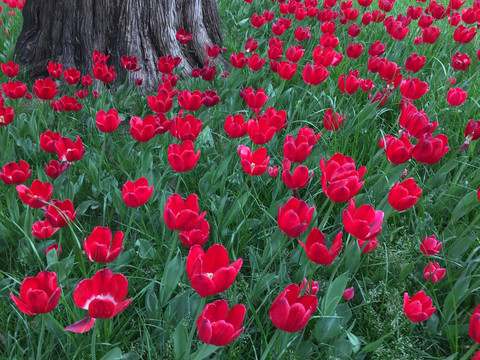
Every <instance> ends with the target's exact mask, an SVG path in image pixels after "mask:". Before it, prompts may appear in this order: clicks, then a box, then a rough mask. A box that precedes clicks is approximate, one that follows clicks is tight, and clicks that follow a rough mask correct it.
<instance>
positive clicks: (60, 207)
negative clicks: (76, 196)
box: [45, 199, 77, 228]
mask: <svg viewBox="0 0 480 360" xmlns="http://www.w3.org/2000/svg"><path fill="white" fill-rule="evenodd" d="M76 217H77V211H76V210H75V209H74V208H73V204H72V201H71V200H69V199H67V200H65V201H60V200H56V199H54V200H52V201H51V203H50V204H49V205H48V206H47V211H46V212H45V219H47V220H48V222H49V223H50V224H51V225H52V226H53V227H57V228H59V227H65V226H68V224H71V223H72V222H74V221H75V219H76Z"/></svg>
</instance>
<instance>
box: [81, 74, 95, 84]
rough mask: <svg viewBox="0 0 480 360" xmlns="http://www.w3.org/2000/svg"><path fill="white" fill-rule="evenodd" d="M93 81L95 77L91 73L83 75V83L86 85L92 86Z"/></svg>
mask: <svg viewBox="0 0 480 360" xmlns="http://www.w3.org/2000/svg"><path fill="white" fill-rule="evenodd" d="M92 83H93V79H92V77H91V76H90V75H85V76H82V84H83V85H84V86H90V85H92Z"/></svg>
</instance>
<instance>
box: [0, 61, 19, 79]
mask: <svg viewBox="0 0 480 360" xmlns="http://www.w3.org/2000/svg"><path fill="white" fill-rule="evenodd" d="M0 67H1V68H2V72H3V73H4V74H5V76H7V77H10V78H13V77H15V76H17V74H18V69H19V68H20V65H18V64H15V63H14V62H13V61H9V62H7V63H6V64H5V63H2V64H1V65H0Z"/></svg>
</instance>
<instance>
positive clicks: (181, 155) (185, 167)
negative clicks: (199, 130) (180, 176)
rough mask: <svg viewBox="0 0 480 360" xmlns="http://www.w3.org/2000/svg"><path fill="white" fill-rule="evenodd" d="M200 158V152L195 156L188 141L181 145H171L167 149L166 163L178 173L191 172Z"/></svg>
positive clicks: (191, 144)
mask: <svg viewBox="0 0 480 360" xmlns="http://www.w3.org/2000/svg"><path fill="white" fill-rule="evenodd" d="M199 158H200V150H199V151H197V153H196V154H195V150H194V148H193V143H192V142H191V141H190V140H187V141H185V142H184V143H182V144H181V145H178V144H171V145H170V146H169V147H168V163H169V164H170V166H171V167H172V169H173V170H175V171H178V172H184V171H190V170H192V169H193V168H194V167H195V165H196V164H197V162H198V159H199Z"/></svg>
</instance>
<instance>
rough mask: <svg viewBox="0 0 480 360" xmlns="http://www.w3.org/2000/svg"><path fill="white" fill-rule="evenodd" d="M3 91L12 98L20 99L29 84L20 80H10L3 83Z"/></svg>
mask: <svg viewBox="0 0 480 360" xmlns="http://www.w3.org/2000/svg"><path fill="white" fill-rule="evenodd" d="M2 90H3V93H4V94H5V95H6V96H8V97H9V98H11V99H19V98H22V97H24V96H25V94H26V93H27V85H26V84H22V83H21V82H20V81H9V82H8V83H5V84H2Z"/></svg>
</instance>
